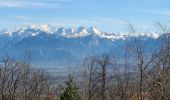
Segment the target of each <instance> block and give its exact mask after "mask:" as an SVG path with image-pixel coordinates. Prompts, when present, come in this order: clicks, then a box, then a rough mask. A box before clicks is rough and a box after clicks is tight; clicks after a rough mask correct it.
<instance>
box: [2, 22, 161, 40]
mask: <svg viewBox="0 0 170 100" xmlns="http://www.w3.org/2000/svg"><path fill="white" fill-rule="evenodd" d="M42 32H45V33H47V34H55V35H57V36H64V37H68V38H76V37H84V36H88V35H97V36H99V37H102V38H107V39H112V40H114V39H126V38H127V37H141V36H146V37H152V38H155V39H156V38H158V37H159V35H158V34H157V33H135V34H132V33H117V34H114V33H110V32H102V31H100V30H98V29H96V28H94V27H90V28H85V27H83V26H81V27H78V28H64V27H60V28H56V27H54V26H51V25H49V24H37V25H29V26H20V27H16V28H15V29H13V30H7V31H6V30H3V31H1V33H5V34H7V35H12V36H20V37H28V36H36V35H38V34H39V33H42Z"/></svg>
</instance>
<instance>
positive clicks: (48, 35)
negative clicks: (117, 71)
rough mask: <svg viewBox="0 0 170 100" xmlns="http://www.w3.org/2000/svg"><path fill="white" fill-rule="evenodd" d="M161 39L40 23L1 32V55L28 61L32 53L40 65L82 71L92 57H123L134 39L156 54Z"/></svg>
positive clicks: (151, 36) (149, 34) (155, 36)
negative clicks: (27, 53)
mask: <svg viewBox="0 0 170 100" xmlns="http://www.w3.org/2000/svg"><path fill="white" fill-rule="evenodd" d="M160 36H161V35H159V34H157V33H135V34H133V33H112V32H102V31H100V30H98V29H96V28H94V27H90V28H86V27H82V26H81V27H78V28H64V27H61V28H56V27H54V26H51V25H48V24H38V25H28V26H19V27H16V28H15V29H12V30H2V31H0V52H1V56H3V55H10V56H13V57H15V58H16V59H24V54H25V53H26V52H28V51H29V52H30V53H31V57H32V62H33V63H34V64H35V65H36V66H38V67H43V68H49V69H53V68H54V69H58V70H66V69H68V67H70V66H74V68H75V67H76V68H78V67H77V64H81V63H82V61H83V59H84V58H86V57H88V56H93V55H102V54H104V53H108V54H110V55H112V54H113V52H116V54H117V55H118V56H119V57H120V58H121V57H122V56H123V54H122V52H123V50H124V49H123V44H124V43H125V42H127V41H130V40H131V39H133V38H134V37H135V38H140V39H141V40H142V41H144V43H145V44H146V47H147V50H150V51H154V50H155V47H156V46H158V44H159V43H158V42H159V37H160Z"/></svg>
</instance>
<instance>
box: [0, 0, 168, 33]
mask: <svg viewBox="0 0 170 100" xmlns="http://www.w3.org/2000/svg"><path fill="white" fill-rule="evenodd" d="M0 13H1V15H0V29H4V28H13V27H15V26H18V25H29V24H45V23H47V24H51V25H54V26H57V27H61V26H64V27H78V26H85V27H90V26H94V27H96V28H98V29H100V30H102V31H110V32H126V31H128V28H127V27H128V23H132V24H133V25H134V27H135V29H136V30H137V31H141V32H145V31H155V28H154V27H155V23H156V22H168V21H169V20H170V0H0Z"/></svg>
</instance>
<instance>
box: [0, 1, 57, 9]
mask: <svg viewBox="0 0 170 100" xmlns="http://www.w3.org/2000/svg"><path fill="white" fill-rule="evenodd" d="M0 7H9V8H32V7H33V8H43V7H45V8H46V7H48V8H56V7H60V4H59V3H45V2H33V1H32V2H31V1H18V0H7V1H5V0H4V1H0Z"/></svg>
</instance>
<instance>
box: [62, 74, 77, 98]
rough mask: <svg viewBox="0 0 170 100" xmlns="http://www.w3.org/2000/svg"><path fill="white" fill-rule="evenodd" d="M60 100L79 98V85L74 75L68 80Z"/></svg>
mask: <svg viewBox="0 0 170 100" xmlns="http://www.w3.org/2000/svg"><path fill="white" fill-rule="evenodd" d="M60 100H78V93H77V87H76V85H75V83H74V81H73V77H72V76H69V79H68V81H66V88H65V89H64V92H63V93H62V94H61V95H60Z"/></svg>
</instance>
